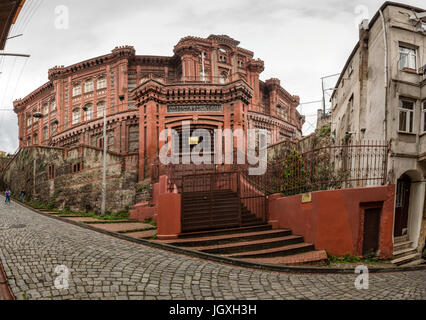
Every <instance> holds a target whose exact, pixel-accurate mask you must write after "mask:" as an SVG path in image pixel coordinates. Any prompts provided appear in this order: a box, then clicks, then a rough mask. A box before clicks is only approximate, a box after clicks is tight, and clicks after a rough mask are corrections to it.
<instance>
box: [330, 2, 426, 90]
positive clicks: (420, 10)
mask: <svg viewBox="0 0 426 320" xmlns="http://www.w3.org/2000/svg"><path fill="white" fill-rule="evenodd" d="M389 6H394V7H399V8H403V9H408V10H412V11H415V12H424V11H426V10H425V9H421V8H418V7H413V6H410V5H408V4H404V3H399V2H393V1H386V2H385V3H383V4H382V6H381V7H380V9H379V10H377V12H376V14H375V15H374V16H373V18H372V19H371V21H370V22H369V24H368V29H371V28H372V27H373V25H374V24H375V23H376V21H377V19H379V17H380V11H382V12H383V11H384V10H385V9H386V8H387V7H389ZM359 46H360V43H359V41H358V42H357V44H356V45H355V48H354V49H353V50H352V52H351V54H350V55H349V58H348V60H347V61H346V64H345V66H344V67H343V69H342V72H341V74H340V77H339V80H337V83H336V85H335V86H334V88H338V87H339V85H340V82H341V81H342V79H343V77H344V75H345V71H346V69H347V68H348V66H349V63H350V62H351V60H352V58H353V57H354V55H355V53H356V52H357V50H358V49H359ZM335 94H336V89H334V91H333V94H332V95H331V98H333V97H334V95H335Z"/></svg>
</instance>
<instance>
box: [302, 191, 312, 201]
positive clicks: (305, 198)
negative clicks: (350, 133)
mask: <svg viewBox="0 0 426 320" xmlns="http://www.w3.org/2000/svg"><path fill="white" fill-rule="evenodd" d="M309 202H312V193H305V194H302V203H309Z"/></svg>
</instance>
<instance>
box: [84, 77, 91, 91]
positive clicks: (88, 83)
mask: <svg viewBox="0 0 426 320" xmlns="http://www.w3.org/2000/svg"><path fill="white" fill-rule="evenodd" d="M92 91H93V80H87V81H86V82H85V83H84V92H85V93H87V92H92Z"/></svg>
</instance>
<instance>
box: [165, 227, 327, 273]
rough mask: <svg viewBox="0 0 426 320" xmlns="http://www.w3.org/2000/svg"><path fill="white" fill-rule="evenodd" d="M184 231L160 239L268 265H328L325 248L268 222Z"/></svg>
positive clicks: (185, 246)
mask: <svg viewBox="0 0 426 320" xmlns="http://www.w3.org/2000/svg"><path fill="white" fill-rule="evenodd" d="M249 224H253V225H250V226H243V227H238V228H230V229H221V230H212V231H199V232H191V233H182V234H180V235H179V238H178V239H176V240H167V241H159V242H162V243H167V244H170V245H174V246H178V247H183V248H186V249H189V250H194V251H200V252H205V253H209V254H214V255H220V256H224V257H229V258H233V259H241V260H246V261H251V262H259V263H266V264H279V265H290V264H293V265H294V264H306V263H309V264H326V263H327V262H328V259H327V254H326V252H325V251H315V247H314V245H313V244H311V243H306V242H304V239H303V237H301V236H297V235H293V234H292V232H291V230H289V229H280V230H272V226H271V225H268V224H254V223H249Z"/></svg>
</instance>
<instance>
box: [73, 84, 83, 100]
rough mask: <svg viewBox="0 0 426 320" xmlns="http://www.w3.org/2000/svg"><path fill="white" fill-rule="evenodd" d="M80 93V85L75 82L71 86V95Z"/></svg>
mask: <svg viewBox="0 0 426 320" xmlns="http://www.w3.org/2000/svg"><path fill="white" fill-rule="evenodd" d="M80 95H81V85H79V84H77V85H75V86H73V87H72V96H73V97H76V96H80Z"/></svg>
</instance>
